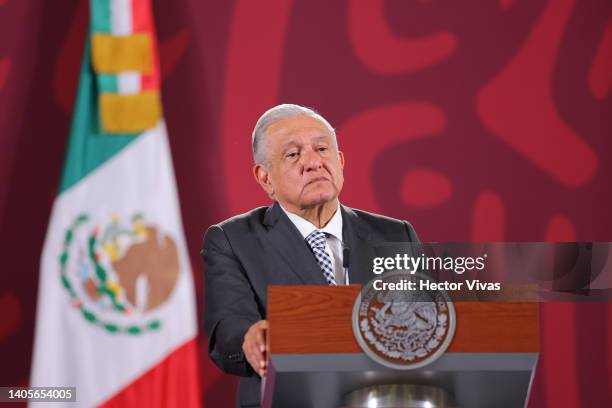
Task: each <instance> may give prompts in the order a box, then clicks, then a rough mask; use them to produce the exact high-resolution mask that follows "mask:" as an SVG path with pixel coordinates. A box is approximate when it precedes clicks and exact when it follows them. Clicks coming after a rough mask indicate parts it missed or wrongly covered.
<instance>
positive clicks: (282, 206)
mask: <svg viewBox="0 0 612 408" xmlns="http://www.w3.org/2000/svg"><path fill="white" fill-rule="evenodd" d="M253 157H254V160H255V166H254V168H253V174H254V176H255V179H256V180H257V182H258V183H259V184H260V185H261V187H262V188H263V189H264V191H266V193H268V195H269V196H270V198H271V199H272V200H273V204H272V206H270V207H260V208H257V209H255V210H253V211H251V212H248V213H246V214H242V215H239V216H237V217H233V218H230V219H229V220H226V221H223V222H222V223H220V224H217V225H213V226H212V227H210V228H209V229H208V231H207V232H206V236H205V239H204V247H203V249H202V255H203V257H204V260H205V261H206V264H207V268H206V274H205V280H206V295H205V299H206V305H205V322H204V323H205V327H206V331H207V333H208V337H209V354H210V357H211V358H212V360H213V361H214V362H215V363H216V364H217V365H218V366H219V367H220V368H221V369H222V370H223V371H224V372H226V373H229V374H235V375H239V376H242V377H244V378H242V379H241V381H240V386H239V392H238V401H237V404H238V406H241V407H256V406H259V399H260V377H261V376H264V375H265V373H266V369H267V364H268V362H267V357H268V355H267V349H266V333H267V330H268V323H267V321H266V316H267V310H266V308H267V287H268V285H304V284H321V285H330V286H335V285H341V284H348V283H361V284H363V283H366V282H367V281H369V280H370V279H371V278H372V277H373V275H372V273H371V271H368V270H365V269H363V268H358V267H357V266H358V265H362V264H363V260H364V259H367V257H368V256H370V255H371V244H372V243H376V242H398V241H404V242H405V241H410V242H416V241H418V239H417V236H416V233H415V232H414V230H413V228H412V227H411V226H410V224H409V223H407V222H406V221H399V220H395V219H392V218H388V217H384V216H381V215H375V214H370V213H367V212H364V211H359V210H354V209H351V208H348V207H345V206H343V205H340V203H339V201H338V195H339V194H340V191H341V190H342V185H343V182H344V177H343V173H342V172H343V168H344V156H343V154H342V152H341V151H339V150H338V145H337V142H336V135H335V131H334V129H333V128H332V127H331V125H330V124H329V123H328V122H327V121H326V120H325V119H324V118H323V117H322V116H320V115H319V114H317V113H316V112H314V111H313V110H311V109H308V108H305V107H302V106H299V105H287V104H286V105H279V106H276V107H274V108H272V109H270V110H268V111H267V112H266V113H264V114H263V115H262V116H261V118H260V119H259V120H258V122H257V124H256V126H255V129H254V131H253ZM349 258H350V262H349Z"/></svg>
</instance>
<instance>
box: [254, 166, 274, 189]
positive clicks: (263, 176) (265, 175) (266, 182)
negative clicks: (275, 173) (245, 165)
mask: <svg viewBox="0 0 612 408" xmlns="http://www.w3.org/2000/svg"><path fill="white" fill-rule="evenodd" d="M253 176H255V180H256V181H257V183H258V184H259V185H260V186H261V188H263V189H264V191H265V192H266V193H267V194H268V195H269V196H270V197H273V196H274V188H273V187H272V183H271V181H270V172H269V171H268V169H267V168H266V166H264V165H263V164H256V165H255V166H253Z"/></svg>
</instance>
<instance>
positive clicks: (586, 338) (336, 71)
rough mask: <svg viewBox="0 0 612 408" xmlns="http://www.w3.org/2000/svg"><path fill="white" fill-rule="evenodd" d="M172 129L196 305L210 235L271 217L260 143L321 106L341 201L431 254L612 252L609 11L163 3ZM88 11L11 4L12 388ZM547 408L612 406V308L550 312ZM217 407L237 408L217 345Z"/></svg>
mask: <svg viewBox="0 0 612 408" xmlns="http://www.w3.org/2000/svg"><path fill="white" fill-rule="evenodd" d="M154 7H155V8H154V10H155V13H156V20H157V24H158V32H159V37H160V42H161V44H160V53H161V65H162V74H163V98H164V105H165V116H166V120H167V123H168V128H169V132H170V139H171V146H172V154H173V157H174V166H175V170H176V176H177V182H178V188H179V193H180V199H181V209H182V213H183V219H184V223H185V230H186V231H185V232H186V235H187V240H188V244H189V249H190V251H191V255H192V264H193V269H194V276H195V280H196V284H197V287H198V299H199V301H200V304H201V300H202V285H201V282H202V269H203V265H202V262H201V260H200V259H199V256H198V251H199V247H200V243H201V238H202V234H203V232H204V231H205V229H206V227H207V226H208V225H210V224H211V223H214V222H217V221H219V220H221V219H223V218H226V217H228V216H230V215H233V214H236V213H237V212H240V211H244V210H247V209H250V208H252V207H254V206H257V205H264V204H266V203H267V200H266V197H265V196H264V194H263V193H261V192H260V191H259V189H258V187H257V186H256V185H255V183H254V182H253V181H252V180H251V177H250V163H251V159H250V151H249V135H250V131H251V129H252V126H253V124H254V122H255V120H256V119H257V117H258V115H259V114H260V113H261V112H262V111H264V110H265V109H267V108H268V107H270V106H272V105H274V104H277V103H280V102H295V103H301V104H305V105H309V106H313V107H315V108H317V109H318V110H319V111H320V112H321V113H322V114H323V115H324V116H326V117H327V118H328V119H329V120H330V121H331V122H332V124H334V125H335V126H336V127H337V129H338V138H339V143H340V147H341V149H342V150H344V152H345V155H346V159H347V168H346V184H345V186H346V187H345V191H344V192H343V194H342V201H343V202H344V203H346V204H348V205H351V206H354V207H359V208H363V209H366V210H371V211H376V212H382V213H385V214H388V215H391V216H394V217H399V218H405V219H409V220H410V221H411V222H412V223H413V224H414V226H415V228H416V229H417V232H418V233H419V234H420V237H421V238H422V239H423V240H435V241H445V240H490V241H494V240H499V241H505V240H508V241H512V240H531V241H540V240H600V241H612V218H611V217H610V215H609V212H610V208H612V193H611V192H610V180H611V178H610V175H611V174H612V164H611V163H610V160H608V158H609V155H610V151H611V147H612V139H611V138H610V136H612V97H611V89H612V3H611V2H610V1H609V0H584V1H576V0H549V1H544V0H498V1H492V0H481V1H472V2H469V4H468V3H465V2H451V1H435V0H420V1H416V0H413V1H400V0H394V1H391V0H387V1H384V2H383V1H359V0H353V1H336V2H329V1H323V0H317V1H308V2H306V1H302V2H299V1H289V0H276V1H267V2H255V1H248V0H241V1H227V2H221V1H200V0H175V1H160V0H156V1H154ZM87 12H88V10H87V2H86V1H84V0H54V1H48V2H40V1H35V0H31V1H25V0H0V27H1V33H0V129H1V134H0V155H1V156H0V226H1V236H0V254H1V256H0V260H1V262H2V264H1V270H2V273H1V274H0V283H1V285H0V311H1V312H0V313H1V314H2V318H1V319H0V361H2V367H1V368H0V385H15V384H26V383H27V382H28V375H29V365H30V357H31V347H32V334H33V328H34V314H35V303H36V290H37V280H38V262H39V256H40V252H41V248H42V243H43V239H44V234H45V231H46V226H47V221H48V217H49V212H50V208H51V205H52V202H53V198H54V195H55V192H56V190H57V187H58V180H59V173H60V168H61V163H62V160H63V154H64V148H65V143H66V139H67V135H68V126H69V121H70V114H71V109H72V102H73V98H74V92H75V84H76V79H77V78H76V75H77V69H78V64H79V62H80V58H81V52H82V48H83V41H84V33H85V29H86V25H87ZM542 313H543V315H542V327H543V333H542V336H543V337H542V338H543V340H542V341H543V352H542V359H541V362H540V365H539V367H538V375H537V377H536V383H535V384H534V389H533V395H532V400H531V403H530V406H531V407H544V406H547V407H559V406H564V407H566V406H570V407H573V406H589V407H592V406H605V405H607V404H609V402H610V400H611V399H612V395H611V391H610V390H611V389H612V387H611V384H612V382H611V381H612V380H611V378H612V375H611V374H612V373H611V372H610V371H611V367H612V352H611V351H610V350H611V349H612V329H611V328H610V327H611V326H612V325H611V324H610V323H611V322H612V307H611V306H610V304H609V303H608V304H599V305H597V304H580V305H574V304H547V305H544V306H543V308H542ZM200 344H201V345H202V347H201V351H202V353H201V362H202V364H201V366H202V373H203V375H202V386H203V391H204V402H205V405H206V406H208V407H223V406H231V404H232V403H233V388H234V380H233V379H230V377H225V376H222V375H221V374H220V373H219V372H218V370H216V368H214V366H213V365H212V364H211V363H210V361H209V359H208V357H207V355H206V353H205V346H204V345H205V339H204V337H203V336H202V338H201V339H200Z"/></svg>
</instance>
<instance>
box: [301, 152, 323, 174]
mask: <svg viewBox="0 0 612 408" xmlns="http://www.w3.org/2000/svg"><path fill="white" fill-rule="evenodd" d="M300 158H301V160H302V166H304V171H311V170H318V169H319V168H321V166H322V165H323V163H322V161H321V156H319V154H318V153H317V152H316V151H314V150H313V149H305V150H304V151H303V152H302V155H301V157H300Z"/></svg>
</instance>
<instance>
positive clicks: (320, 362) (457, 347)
mask: <svg viewBox="0 0 612 408" xmlns="http://www.w3.org/2000/svg"><path fill="white" fill-rule="evenodd" d="M359 290H360V286H358V285H350V286H343V287H333V288H331V287H326V286H271V287H270V288H269V291H268V321H269V323H270V332H269V336H268V341H269V350H270V368H269V370H268V375H267V376H266V378H265V379H264V381H263V382H262V407H266V408H267V407H292V408H301V407H304V408H306V407H316V408H332V407H333V408H336V407H340V406H342V402H343V397H344V396H345V395H346V394H348V393H349V392H351V391H354V390H356V389H359V388H362V387H367V386H371V385H382V384H392V383H395V384H397V383H402V384H417V385H435V386H438V387H441V388H444V389H445V390H446V391H448V392H449V393H450V394H452V395H453V396H454V400H455V405H456V406H458V407H470V408H477V407H523V406H525V404H526V401H527V398H528V393H529V388H530V384H531V379H532V377H533V373H534V369H535V365H536V361H537V357H538V351H539V322H538V310H539V304H538V303H535V302H524V303H522V302H455V303H454V306H455V310H456V316H457V327H456V331H455V335H454V337H453V340H452V343H451V344H450V346H449V348H448V349H447V350H446V352H445V353H444V354H443V355H442V357H440V358H439V359H438V360H436V361H434V362H433V363H431V364H430V365H427V366H425V367H423V368H420V369H416V370H394V369H391V368H387V367H385V366H382V365H380V364H378V363H376V362H374V361H373V360H371V359H370V358H369V357H368V356H367V355H365V354H364V353H363V352H362V350H361V348H360V347H359V345H358V343H357V341H356V340H355V337H354V335H353V328H352V323H351V321H352V310H353V304H354V302H355V299H356V298H357V295H358V294H359Z"/></svg>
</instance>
